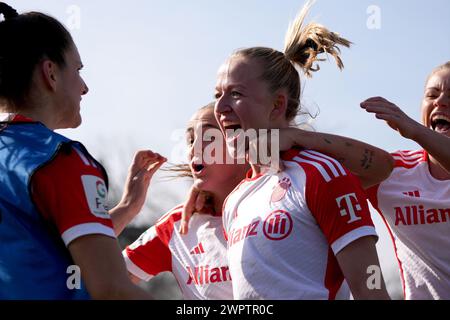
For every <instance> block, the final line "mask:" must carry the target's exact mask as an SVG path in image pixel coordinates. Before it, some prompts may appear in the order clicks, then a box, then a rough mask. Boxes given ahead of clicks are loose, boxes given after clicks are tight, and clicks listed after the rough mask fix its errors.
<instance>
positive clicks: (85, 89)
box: [81, 79, 89, 96]
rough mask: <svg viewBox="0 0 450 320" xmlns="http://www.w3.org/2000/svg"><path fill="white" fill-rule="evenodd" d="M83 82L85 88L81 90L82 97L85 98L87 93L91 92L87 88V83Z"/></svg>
mask: <svg viewBox="0 0 450 320" xmlns="http://www.w3.org/2000/svg"><path fill="white" fill-rule="evenodd" d="M81 81H83V88H82V90H81V95H82V96H84V95H85V94H86V93H88V92H89V87H88V86H87V84H86V82H84V80H83V79H82V80H81Z"/></svg>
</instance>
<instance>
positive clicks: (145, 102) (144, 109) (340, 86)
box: [7, 0, 450, 299]
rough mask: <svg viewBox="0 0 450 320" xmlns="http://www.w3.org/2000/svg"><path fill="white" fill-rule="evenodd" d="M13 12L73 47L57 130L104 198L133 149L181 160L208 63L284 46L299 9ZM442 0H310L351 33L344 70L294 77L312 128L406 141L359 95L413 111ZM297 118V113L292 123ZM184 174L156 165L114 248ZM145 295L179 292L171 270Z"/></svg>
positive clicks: (204, 93)
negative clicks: (58, 26) (66, 36)
mask: <svg viewBox="0 0 450 320" xmlns="http://www.w3.org/2000/svg"><path fill="white" fill-rule="evenodd" d="M7 2H8V3H9V4H10V5H12V6H13V7H15V8H16V9H17V10H18V11H19V12H24V11H33V10H36V11H42V12H45V13H47V14H50V15H52V16H54V17H55V18H57V19H58V20H60V21H61V22H63V23H64V24H65V25H66V26H67V27H68V28H69V30H70V31H71V33H72V35H73V37H74V40H75V42H76V44H77V46H78V49H79V52H80V54H81V57H82V60H83V63H84V66H85V67H84V69H83V71H82V76H83V78H84V79H85V81H86V83H87V84H88V86H89V88H90V91H89V93H88V95H86V96H84V97H83V101H82V106H81V107H82V116H83V124H82V125H81V127H79V128H77V129H75V130H61V131H60V133H62V134H64V135H66V136H68V137H70V138H72V139H74V140H79V141H81V142H83V143H84V144H85V145H86V147H87V148H88V150H89V151H90V153H91V154H92V155H93V156H94V157H96V158H97V159H98V160H100V162H102V163H103V164H104V165H105V167H106V168H107V169H108V173H109V177H110V184H111V190H110V194H109V197H110V200H109V201H110V204H111V206H113V205H114V204H115V203H117V201H118V200H119V198H120V195H121V193H122V187H123V184H124V181H125V178H126V174H127V168H128V165H129V164H130V162H131V160H132V157H133V154H134V152H135V151H136V150H138V149H142V148H144V149H151V150H153V151H156V152H159V153H161V154H162V155H164V156H166V157H168V158H169V161H170V162H171V163H182V162H184V161H185V153H186V149H185V147H184V130H185V124H186V122H187V121H188V119H189V118H190V116H191V115H192V114H193V113H194V112H195V111H196V110H197V109H198V108H199V107H201V106H203V105H205V104H207V103H208V102H210V101H211V100H212V99H213V94H214V86H215V78H216V72H217V69H218V67H219V66H220V64H221V63H222V62H223V61H224V60H225V59H226V57H227V56H228V55H229V54H230V53H231V52H232V51H233V50H235V49H237V48H241V47H249V46H268V47H274V48H277V49H279V50H282V49H283V40H284V34H285V31H286V30H287V27H288V24H289V22H290V21H291V20H292V19H293V18H294V17H295V15H296V14H297V12H298V10H299V9H300V8H301V7H302V5H303V1H293V0H283V1H276V0H264V1H262V0H227V1H225V0H185V1H181V0H177V1H175V0H164V1H162V0H160V1H157V0H128V1H116V0H113V1H90V0H71V1H66V0H34V1H20V0H17V1H7ZM449 12H450V2H449V1H448V0H429V1H424V0H414V1H407V0H379V1H374V0H342V1H333V0H318V1H317V2H316V4H315V5H314V6H313V8H312V11H311V13H310V15H309V19H308V21H310V20H316V21H317V22H319V23H321V24H323V25H325V26H327V27H328V28H329V29H330V30H332V31H335V32H338V33H340V34H341V35H343V36H344V37H346V38H347V39H349V40H351V41H352V42H353V43H354V45H353V46H352V48H351V49H344V50H343V52H342V59H343V61H344V64H345V69H344V70H343V72H340V71H338V69H337V68H336V67H335V65H334V62H333V61H329V62H327V61H325V62H323V63H322V64H320V67H321V70H320V71H319V72H317V73H316V74H314V76H313V78H312V79H303V82H302V86H303V96H302V104H303V106H304V107H305V108H306V109H308V110H309V111H310V112H311V113H313V114H318V116H317V117H316V118H315V119H314V120H311V119H310V120H308V121H309V124H310V125H311V126H312V127H313V128H314V130H317V131H323V132H329V133H335V134H339V135H345V136H349V137H352V138H356V139H360V140H363V141H365V142H368V143H371V144H373V145H375V146H378V147H381V148H383V149H385V150H387V151H394V150H398V149H403V150H405V149H415V148H418V146H417V145H416V144H415V143H414V142H412V141H409V140H405V139H403V138H402V137H401V136H400V135H399V134H397V133H396V132H395V131H393V130H392V129H390V128H389V127H388V126H387V125H386V124H385V123H384V122H382V121H379V120H376V119H374V117H373V116H372V115H370V114H367V113H366V112H364V111H363V110H362V109H361V108H360V107H359V103H360V102H361V101H363V100H365V99H367V98H369V97H372V96H383V97H385V98H387V99H388V100H390V101H392V102H394V103H396V104H397V105H398V106H400V107H401V108H402V109H403V110H404V111H405V112H406V113H407V114H409V115H410V116H411V117H412V118H414V119H416V120H420V103H421V99H422V95H423V88H424V84H425V79H426V77H427V76H428V74H429V73H430V72H431V70H432V69H433V68H434V67H436V66H437V65H440V64H442V63H444V62H446V61H448V60H449V59H450V34H449V30H450V19H449V18H448V13H449ZM303 120H305V119H300V120H299V122H301V121H303ZM189 185H190V181H189V180H186V179H167V173H164V172H160V173H158V174H157V175H156V176H155V177H154V179H153V181H152V184H151V187H150V189H151V190H150V192H149V195H148V199H147V203H146V206H145V208H144V209H143V210H142V212H141V213H140V215H139V216H138V217H137V218H136V219H135V220H134V221H133V222H132V223H131V225H130V226H129V227H128V228H127V229H126V230H125V231H124V233H123V234H122V236H121V237H120V243H121V245H122V247H123V248H124V247H125V246H126V245H128V244H129V243H131V242H133V241H134V240H136V239H137V237H138V236H139V235H140V234H141V233H142V232H143V231H144V230H146V229H147V228H148V227H149V226H150V225H152V224H153V223H154V222H155V221H156V219H157V218H159V217H160V216H161V215H162V214H164V213H165V212H166V211H168V210H169V209H171V208H172V207H174V206H175V205H177V204H179V203H181V202H182V201H183V200H184V196H185V194H186V191H187V190H188V188H189ZM373 219H374V221H375V224H376V227H377V231H378V233H379V235H380V239H379V241H378V244H377V249H378V253H379V256H380V259H381V264H382V268H383V274H384V277H385V280H386V282H387V287H388V290H389V292H390V294H391V296H392V298H395V299H401V297H402V288H401V282H400V277H399V272H398V264H397V261H396V258H395V254H394V250H393V246H392V242H391V239H390V236H389V234H388V232H387V229H386V227H385V226H384V224H383V222H382V221H381V219H380V218H379V216H378V214H377V213H375V212H373ZM144 286H145V287H146V288H147V289H148V290H149V291H150V292H151V293H152V294H153V295H154V296H155V297H156V298H162V299H180V298H181V295H180V291H179V289H178V287H177V284H176V282H175V281H174V278H173V277H172V275H171V274H162V275H159V276H157V277H156V278H154V279H152V280H151V281H150V282H149V283H148V284H145V285H144Z"/></svg>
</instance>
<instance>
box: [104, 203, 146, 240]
mask: <svg viewBox="0 0 450 320" xmlns="http://www.w3.org/2000/svg"><path fill="white" fill-rule="evenodd" d="M138 213H139V212H138V210H137V209H135V208H134V207H132V206H130V205H125V204H122V203H119V204H118V205H117V206H115V207H114V208H112V209H111V210H109V215H110V216H111V220H112V222H113V226H114V232H115V234H116V236H119V235H120V234H121V233H122V231H123V230H124V229H125V227H126V226H127V225H128V224H129V223H130V222H131V220H133V219H134V217H136V215H137V214H138Z"/></svg>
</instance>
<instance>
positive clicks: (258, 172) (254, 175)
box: [251, 164, 263, 178]
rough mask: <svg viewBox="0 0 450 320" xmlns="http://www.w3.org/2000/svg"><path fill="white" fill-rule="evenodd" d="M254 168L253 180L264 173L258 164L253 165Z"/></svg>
mask: <svg viewBox="0 0 450 320" xmlns="http://www.w3.org/2000/svg"><path fill="white" fill-rule="evenodd" d="M251 168H252V176H251V178H254V177H256V176H257V175H258V174H260V173H261V172H262V171H263V167H261V166H259V165H257V164H251Z"/></svg>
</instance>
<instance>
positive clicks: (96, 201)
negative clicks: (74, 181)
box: [81, 175, 110, 219]
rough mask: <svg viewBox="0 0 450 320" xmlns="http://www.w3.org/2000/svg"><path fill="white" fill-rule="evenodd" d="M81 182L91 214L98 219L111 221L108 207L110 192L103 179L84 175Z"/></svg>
mask: <svg viewBox="0 0 450 320" xmlns="http://www.w3.org/2000/svg"><path fill="white" fill-rule="evenodd" d="M81 181H82V183H83V190H84V194H85V196H86V201H87V203H88V205H89V209H90V211H91V213H92V214H93V215H94V216H96V217H98V218H103V219H110V216H109V214H108V210H107V206H106V200H107V195H108V192H107V189H106V185H105V182H104V181H103V179H101V178H99V177H97V176H93V175H83V176H81Z"/></svg>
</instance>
